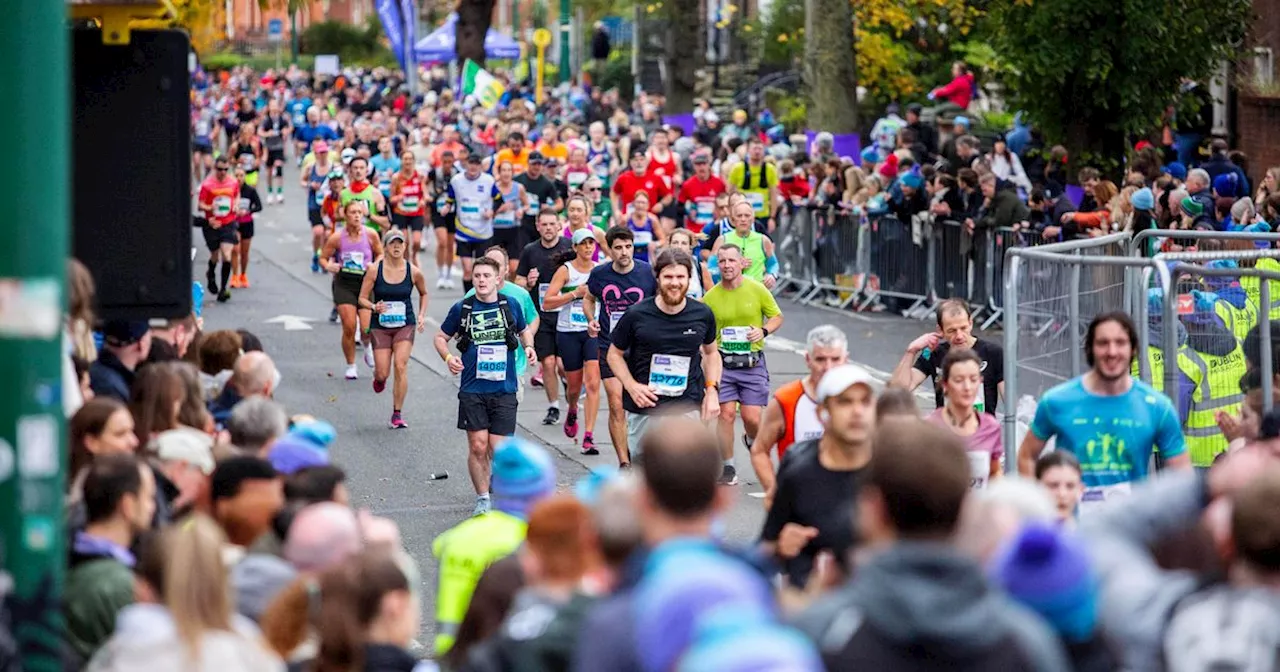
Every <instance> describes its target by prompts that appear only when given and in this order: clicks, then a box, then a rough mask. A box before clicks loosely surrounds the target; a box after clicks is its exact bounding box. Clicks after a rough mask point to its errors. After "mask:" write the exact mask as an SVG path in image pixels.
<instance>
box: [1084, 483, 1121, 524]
mask: <svg viewBox="0 0 1280 672" xmlns="http://www.w3.org/2000/svg"><path fill="white" fill-rule="evenodd" d="M1132 492H1133V484H1132V483H1114V484H1112V485H1094V486H1086V487H1085V489H1084V497H1082V498H1081V499H1080V515H1081V516H1085V515H1089V514H1091V513H1093V512H1095V511H1097V510H1098V509H1099V508H1100V507H1101V506H1102V505H1103V504H1106V503H1107V502H1114V501H1116V500H1117V499H1124V498H1125V497H1128V496H1129V495H1130V494H1131V493H1132Z"/></svg>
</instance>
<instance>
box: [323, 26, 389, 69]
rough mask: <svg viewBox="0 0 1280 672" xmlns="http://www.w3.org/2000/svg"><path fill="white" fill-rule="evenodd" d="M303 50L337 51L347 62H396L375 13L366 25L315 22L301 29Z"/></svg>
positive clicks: (330, 52)
mask: <svg viewBox="0 0 1280 672" xmlns="http://www.w3.org/2000/svg"><path fill="white" fill-rule="evenodd" d="M302 51H303V53H307V54H337V55H338V58H339V59H341V61H342V62H343V63H344V64H345V63H353V64H355V63H359V64H362V65H384V66H388V65H389V66H394V65H395V63H396V58H395V54H393V53H391V50H390V49H389V48H387V45H386V43H385V40H384V39H383V36H382V27H381V25H380V24H379V23H378V18H377V17H376V16H370V17H369V19H368V21H367V22H366V23H365V25H364V26H363V27H360V26H353V25H350V24H347V23H341V22H338V21H324V22H322V23H313V24H311V26H309V27H308V28H307V29H306V30H305V31H303V33H302Z"/></svg>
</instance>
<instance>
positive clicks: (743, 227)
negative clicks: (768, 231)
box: [711, 200, 778, 289]
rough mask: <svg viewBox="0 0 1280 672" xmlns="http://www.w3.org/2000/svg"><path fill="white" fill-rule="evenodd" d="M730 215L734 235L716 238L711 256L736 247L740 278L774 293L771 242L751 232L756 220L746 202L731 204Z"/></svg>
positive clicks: (775, 261)
mask: <svg viewBox="0 0 1280 672" xmlns="http://www.w3.org/2000/svg"><path fill="white" fill-rule="evenodd" d="M730 211H731V212H732V214H733V231H732V232H730V233H729V234H727V235H723V236H720V237H718V238H716V240H715V244H714V245H713V246H712V248H711V254H712V256H717V255H718V252H719V250H720V248H721V247H722V246H724V245H726V244H733V245H736V246H737V247H738V249H739V250H742V256H743V258H744V260H745V264H746V265H745V266H744V267H743V271H742V273H743V275H745V276H747V277H748V278H751V279H752V280H755V281H757V282H760V283H762V284H764V286H765V287H766V288H768V289H773V286H774V285H775V284H776V283H777V281H778V278H777V273H778V258H777V257H775V256H774V255H773V241H772V240H769V238H768V237H767V236H765V235H764V234H763V233H760V232H759V231H756V230H755V229H754V228H753V227H754V226H755V216H754V214H752V213H753V211H752V210H751V204H750V203H748V202H747V201H745V200H741V201H733V205H732V206H730ZM717 261H718V259H717ZM713 275H714V273H713Z"/></svg>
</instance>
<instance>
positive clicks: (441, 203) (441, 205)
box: [436, 196, 449, 212]
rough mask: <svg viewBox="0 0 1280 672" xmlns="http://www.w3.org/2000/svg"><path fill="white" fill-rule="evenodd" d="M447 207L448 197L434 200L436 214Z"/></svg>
mask: <svg viewBox="0 0 1280 672" xmlns="http://www.w3.org/2000/svg"><path fill="white" fill-rule="evenodd" d="M447 207H449V197H448V196H441V197H439V198H437V199H436V212H443V211H444V209H445V208H447Z"/></svg>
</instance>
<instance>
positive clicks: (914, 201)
mask: <svg viewBox="0 0 1280 672" xmlns="http://www.w3.org/2000/svg"><path fill="white" fill-rule="evenodd" d="M928 209H929V199H928V197H927V196H926V194H925V190H924V178H922V177H920V176H919V175H917V174H915V173H906V174H904V175H902V176H901V177H899V178H898V184H897V187H896V188H895V189H894V190H893V200H892V201H890V203H889V212H891V213H893V215H894V216H895V217H897V218H898V221H900V222H902V223H903V224H904V225H905V226H911V219H912V218H913V217H915V216H916V215H917V214H918V213H921V212H924V211H926V210H928Z"/></svg>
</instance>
